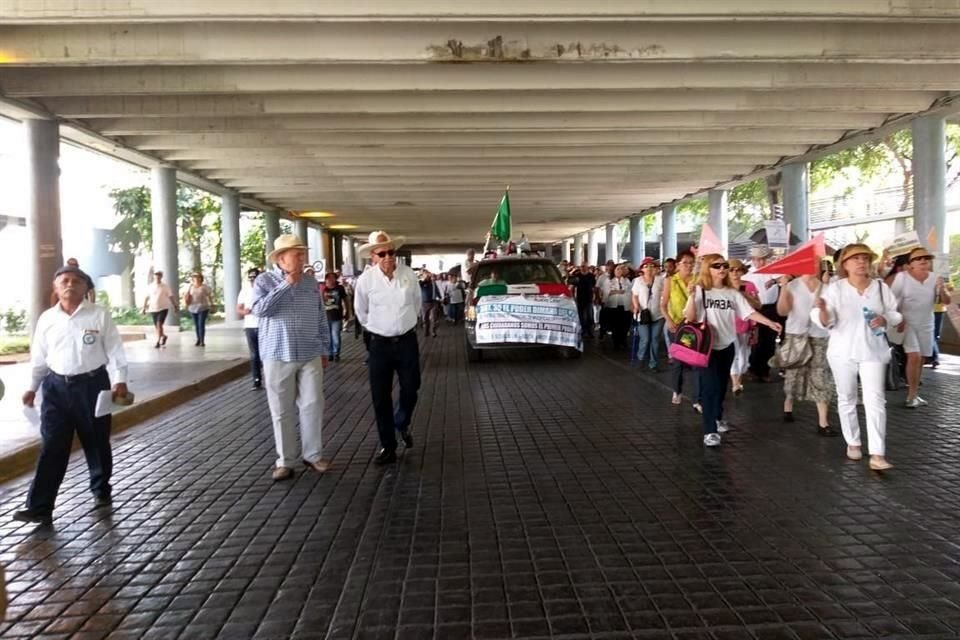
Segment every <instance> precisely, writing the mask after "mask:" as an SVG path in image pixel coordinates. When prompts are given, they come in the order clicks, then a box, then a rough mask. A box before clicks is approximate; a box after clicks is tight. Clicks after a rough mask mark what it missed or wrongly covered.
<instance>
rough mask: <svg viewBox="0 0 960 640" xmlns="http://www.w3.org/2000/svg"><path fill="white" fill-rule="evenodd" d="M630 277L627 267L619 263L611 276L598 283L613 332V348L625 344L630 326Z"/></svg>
mask: <svg viewBox="0 0 960 640" xmlns="http://www.w3.org/2000/svg"><path fill="white" fill-rule="evenodd" d="M630 286H631V285H630V278H628V277H627V268H626V267H625V266H624V265H619V266H617V267H616V268H615V269H614V270H613V276H612V277H609V278H603V279H602V280H601V284H600V297H601V300H602V301H603V306H604V308H605V309H606V316H607V320H608V322H609V323H610V330H611V331H612V332H613V348H614V349H622V348H625V347H626V346H627V330H628V329H629V328H630V311H629V309H630V291H631V290H630Z"/></svg>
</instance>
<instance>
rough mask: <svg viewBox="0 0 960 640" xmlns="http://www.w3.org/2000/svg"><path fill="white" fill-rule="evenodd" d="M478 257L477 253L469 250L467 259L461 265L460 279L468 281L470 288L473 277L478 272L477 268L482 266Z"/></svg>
mask: <svg viewBox="0 0 960 640" xmlns="http://www.w3.org/2000/svg"><path fill="white" fill-rule="evenodd" d="M476 256H477V252H476V251H474V250H473V249H467V255H466V259H465V260H464V261H463V264H462V265H460V277H461V278H463V279H464V280H465V281H466V283H467V285H468V286H469V284H470V282H471V281H472V280H473V275H474V274H475V273H476V272H477V266H478V265H479V264H480V262H479V261H477V259H476Z"/></svg>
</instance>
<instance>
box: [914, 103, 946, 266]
mask: <svg viewBox="0 0 960 640" xmlns="http://www.w3.org/2000/svg"><path fill="white" fill-rule="evenodd" d="M912 128H913V228H914V229H915V230H916V232H917V235H918V236H919V237H920V242H922V243H923V244H924V245H926V246H927V248H928V249H929V250H930V251H932V252H933V253H938V254H945V253H947V252H948V251H949V238H947V204H946V195H947V183H946V167H947V160H946V141H947V138H946V124H945V121H944V119H943V117H937V116H924V117H921V118H917V119H916V120H914V121H913V124H912Z"/></svg>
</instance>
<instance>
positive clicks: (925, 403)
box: [915, 396, 929, 407]
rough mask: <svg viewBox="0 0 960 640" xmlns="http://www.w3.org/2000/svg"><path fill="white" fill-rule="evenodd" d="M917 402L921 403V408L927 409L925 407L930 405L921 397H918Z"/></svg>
mask: <svg viewBox="0 0 960 640" xmlns="http://www.w3.org/2000/svg"><path fill="white" fill-rule="evenodd" d="M915 400H916V401H917V402H919V403H920V406H921V407H925V406H927V404H929V403H928V402H927V401H926V400H924V399H923V398H921V397H920V396H917V397H916V398H915Z"/></svg>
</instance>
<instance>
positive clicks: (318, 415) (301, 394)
mask: <svg viewBox="0 0 960 640" xmlns="http://www.w3.org/2000/svg"><path fill="white" fill-rule="evenodd" d="M263 377H264V380H265V381H266V387H267V402H268V403H269V404H270V415H271V416H272V418H273V439H274V441H275V442H276V445H277V466H278V467H289V468H291V469H293V468H294V467H296V466H297V465H298V464H299V463H300V460H306V461H308V462H317V461H318V460H320V459H321V458H322V457H323V441H322V438H321V433H320V432H321V429H322V427H323V363H322V362H321V358H320V357H319V356H318V357H316V358H314V359H313V360H308V361H307V362H280V361H278V360H264V361H263ZM298 409H299V418H300V441H301V443H302V445H303V454H302V455H299V456H298V455H297V432H296V429H295V425H296V424H297V417H298V415H297V410H298Z"/></svg>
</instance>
